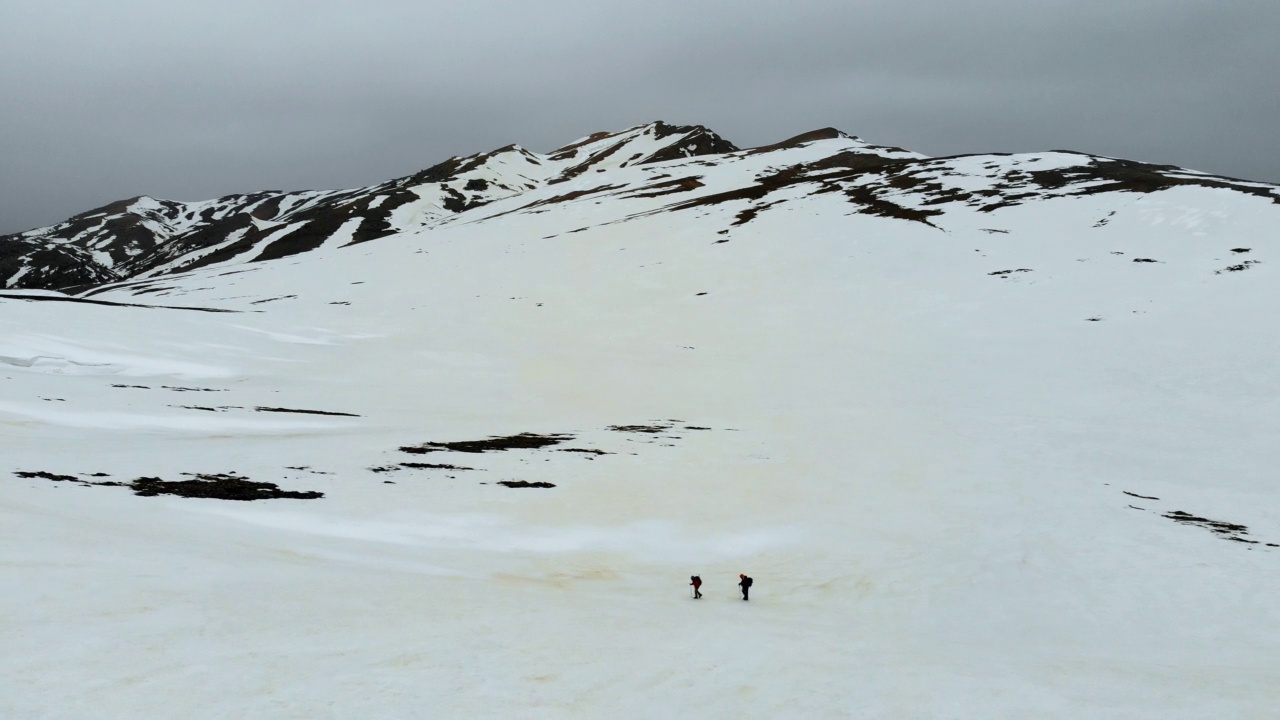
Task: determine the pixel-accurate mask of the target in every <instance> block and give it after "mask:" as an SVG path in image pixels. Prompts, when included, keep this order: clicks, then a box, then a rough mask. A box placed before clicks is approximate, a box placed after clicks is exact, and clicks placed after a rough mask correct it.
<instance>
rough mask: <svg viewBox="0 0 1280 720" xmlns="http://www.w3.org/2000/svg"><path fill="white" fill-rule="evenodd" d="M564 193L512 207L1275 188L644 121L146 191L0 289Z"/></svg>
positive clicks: (298, 245)
mask: <svg viewBox="0 0 1280 720" xmlns="http://www.w3.org/2000/svg"><path fill="white" fill-rule="evenodd" d="M815 144H825V145H823V146H824V147H829V149H828V150H827V151H826V152H824V153H822V154H821V155H820V156H819V157H816V158H815V157H810V156H805V157H804V158H801V157H799V156H798V155H796V153H797V151H799V150H800V149H802V148H805V147H807V146H811V145H815ZM756 155H769V156H771V157H773V156H776V158H777V160H778V162H777V163H773V164H770V165H769V166H767V167H764V168H758V167H757V166H755V165H752V166H751V167H750V168H748V169H747V171H746V172H742V173H739V174H738V177H735V178H728V179H727V180H726V182H724V183H722V184H721V186H720V187H710V188H708V187H706V183H705V182H704V180H703V179H702V177H703V175H705V171H703V168H706V167H716V166H719V167H722V168H725V169H726V170H728V169H729V168H732V167H734V166H735V165H737V164H740V163H738V161H739V160H740V159H742V158H746V157H751V156H756ZM659 166H662V167H667V166H670V167H669V169H668V171H667V172H665V173H652V174H650V175H648V176H642V175H635V174H634V173H632V174H630V175H628V176H627V177H626V178H625V179H623V180H622V181H621V184H619V182H616V181H617V179H618V177H617V176H618V174H619V173H620V172H622V171H624V170H627V169H632V170H634V169H635V168H643V167H647V168H656V167H659ZM600 173H605V174H606V178H612V179H611V180H610V182H606V183H603V184H601V185H596V186H591V187H588V186H587V185H586V179H587V178H588V177H592V176H595V175H597V174H600ZM676 174H679V175H680V177H676ZM660 176H661V177H660ZM954 178H959V180H956V179H954ZM650 180H662V181H665V182H657V183H655V182H650ZM564 185H569V186H572V189H571V190H570V191H568V192H561V191H556V192H552V193H551V194H550V195H549V196H547V197H539V198H536V199H535V200H534V201H532V202H531V203H528V204H526V205H524V206H523V207H520V208H515V209H513V210H512V211H520V210H524V211H535V210H537V209H539V208H543V209H545V208H546V207H547V206H549V205H554V204H559V203H564V202H568V201H572V200H576V199H578V198H582V197H585V196H587V195H594V196H596V199H597V200H601V199H603V198H607V197H611V196H618V197H622V198H637V197H659V196H667V195H685V194H689V193H691V194H692V195H691V196H689V195H686V197H685V199H677V198H674V197H673V198H671V200H673V202H671V203H669V204H666V205H664V206H661V207H658V208H655V209H651V210H648V211H646V212H667V211H672V212H678V211H681V210H688V209H692V208H695V207H705V206H707V205H715V204H721V203H731V202H747V203H754V204H753V205H751V206H749V207H746V208H744V209H742V210H741V212H739V213H738V215H737V219H738V220H739V221H741V222H748V221H749V220H750V219H752V218H754V217H755V216H756V215H757V214H759V213H760V212H761V211H764V210H767V209H768V207H771V206H772V205H765V206H763V207H761V206H760V201H762V200H763V199H764V198H766V197H768V196H770V195H771V194H772V193H774V192H777V191H779V190H783V189H785V188H800V189H802V190H803V189H806V188H807V189H808V191H809V192H813V193H828V192H838V193H841V194H843V195H844V196H845V197H847V198H848V200H849V201H850V202H851V203H853V204H854V205H856V206H857V207H858V208H859V212H862V213H865V214H870V215H877V216H880V217H884V218H892V219H898V220H907V221H913V222H922V223H924V224H926V225H930V226H934V223H933V221H932V220H931V219H932V218H936V217H937V216H940V215H942V214H944V213H945V212H946V210H947V208H950V207H953V206H958V205H962V204H963V205H968V206H970V207H973V208H975V209H977V210H979V211H981V212H988V213H989V212H994V211H997V210H1000V209H1003V208H1006V207H1011V206H1014V205H1017V204H1022V203H1025V202H1029V201H1034V200H1038V199H1043V198H1048V197H1055V196H1060V195H1092V194H1099V193H1111V192H1124V193H1130V192H1140V193H1150V192H1157V191H1160V190H1164V189H1168V188H1170V187H1176V186H1184V185H1191V186H1200V187H1207V188H1215V189H1226V190H1232V191H1236V192H1243V193H1247V194H1252V195H1256V196H1259V197H1266V198H1269V199H1271V201H1272V202H1274V203H1280V190H1278V189H1277V186H1275V185H1272V184H1269V183H1260V182H1252V181H1246V180H1238V179H1233V178H1225V177H1220V176H1214V175H1209V174H1205V173H1199V172H1196V171H1191V170H1186V169H1183V168H1178V167H1175V166H1171V165H1156V164H1151V163H1141V162H1136V161H1131V160H1122V159H1116V158H1108V157H1104V156H1098V155H1090V154H1088V153H1079V152H1073V151H1051V152H1048V153H1021V154H1009V153H989V154H965V155H955V156H947V157H934V158H930V157H927V156H924V155H920V154H918V153H913V152H909V151H907V150H903V149H901V148H896V147H888V146H879V145H872V144H868V143H865V142H863V141H862V140H860V139H859V138H857V137H856V136H853V135H849V134H846V133H844V132H842V131H840V130H837V129H835V128H830V127H828V128H820V129H818V130H813V131H809V132H806V133H801V134H799V135H796V136H794V137H791V138H788V139H786V140H783V141H780V142H778V143H773V144H769V145H764V146H759V147H755V148H746V149H743V148H738V147H737V146H736V145H734V144H733V143H731V142H729V141H727V140H725V139H724V138H722V137H721V136H719V135H717V134H716V133H714V132H713V131H711V130H710V129H708V128H706V127H704V126H701V125H685V126H680V125H670V124H667V123H665V122H663V121H655V122H650V123H647V124H644V125H637V126H635V127H632V128H628V129H626V130H622V131H619V132H613V133H609V132H598V133H594V134H591V135H588V136H586V137H584V138H580V139H578V140H576V141H574V142H572V143H569V144H567V145H564V146H561V147H559V148H556V149H555V150H552V151H550V152H549V153H546V154H538V153H533V152H530V151H528V150H526V149H524V148H522V147H520V146H518V145H514V144H513V145H507V146H504V147H502V148H498V149H496V150H492V151H489V152H485V153H477V154H475V155H470V156H466V157H459V156H455V157H451V158H448V159H446V160H444V161H442V162H440V163H437V164H435V165H432V166H431V167H428V168H426V169H424V170H421V171H418V172H417V173H414V174H412V175H408V176H405V177H401V178H396V179H392V180H388V181H385V182H382V183H379V184H376V185H371V186H366V187H361V188H354V189H346V190H327V191H259V192H254V193H245V194H232V195H226V196H223V197H220V198H215V199H212V200H204V201H195V202H180V201H173V200H163V199H157V198H153V197H150V196H147V195H142V196H137V197H134V198H129V199H125V200H119V201H116V202H113V203H109V204H107V205H104V206H102V207H99V208H96V209H93V210H89V211H86V212H83V213H80V214H77V215H75V216H72V217H71V218H68V219H67V220H65V221H63V222H61V223H56V224H54V225H50V226H47V227H43V228H36V229H33V230H29V231H26V232H23V233H15V234H11V235H7V236H3V237H0V285H2V287H3V289H7V290H35V289H38V290H57V291H61V292H66V293H72V294H75V293H79V292H89V291H93V290H95V289H97V288H101V287H104V286H108V285H110V284H112V283H117V282H122V281H128V280H138V279H147V278H153V277H158V276H163V275H170V274H173V273H178V272H186V271H191V270H196V269H199V268H202V267H210V266H218V265H221V264H226V263H241V262H261V261H268V260H275V259H280V258H285V257H290V256H293V255H297V254H300V253H305V252H310V251H313V250H317V249H319V248H321V247H346V246H352V245H358V244H361V243H365V242H369V241H371V240H377V239H380V238H385V237H388V236H392V235H396V234H398V233H403V232H412V231H417V230H420V229H423V228H430V227H434V226H439V225H441V224H447V223H451V222H455V221H459V219H460V218H463V217H470V216H472V215H476V214H477V212H478V213H479V216H481V217H479V218H478V219H482V216H483V215H484V213H483V212H482V211H481V209H482V208H484V207H486V206H490V205H492V204H494V203H495V202H498V201H506V200H510V199H512V198H517V197H521V196H525V195H528V194H530V193H533V192H534V191H539V190H548V189H549V188H555V187H557V186H564ZM704 189H705V191H703V190H704ZM780 202H781V201H780Z"/></svg>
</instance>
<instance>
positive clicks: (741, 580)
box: [738, 574, 751, 600]
mask: <svg viewBox="0 0 1280 720" xmlns="http://www.w3.org/2000/svg"><path fill="white" fill-rule="evenodd" d="M738 586H739V587H741V588H742V599H743V600H746V599H747V593H748V592H749V591H750V590H751V578H749V577H747V576H746V575H745V574H739V575H738Z"/></svg>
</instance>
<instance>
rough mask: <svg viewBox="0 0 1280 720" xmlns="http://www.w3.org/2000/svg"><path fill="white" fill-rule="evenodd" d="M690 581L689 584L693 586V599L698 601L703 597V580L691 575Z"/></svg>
mask: <svg viewBox="0 0 1280 720" xmlns="http://www.w3.org/2000/svg"><path fill="white" fill-rule="evenodd" d="M689 580H690V582H689V584H690V585H692V586H693V599H694V600H697V599H698V598H700V597H702V590H700V589H699V588H701V587H702V578H700V577H698V576H697V575H690V576H689Z"/></svg>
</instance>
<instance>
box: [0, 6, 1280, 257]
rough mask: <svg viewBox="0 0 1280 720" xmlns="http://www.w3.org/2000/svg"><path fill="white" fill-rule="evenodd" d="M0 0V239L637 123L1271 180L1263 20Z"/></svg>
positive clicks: (1059, 11)
mask: <svg viewBox="0 0 1280 720" xmlns="http://www.w3.org/2000/svg"><path fill="white" fill-rule="evenodd" d="M436 5H437V4H436V3H421V2H408V1H403V0H381V1H370V0H366V1H365V2H360V3H355V2H350V3H342V2H317V1H315V0H312V1H309V2H295V1H291V0H276V1H275V2H271V3H256V2H255V3H250V2H235V1H231V2H228V1H224V2H218V3H211V2H209V3H197V2H172V0H166V1H165V2H159V1H154V0H115V2H111V3H100V2H86V1H83V0H63V1H62V2H58V3H29V2H24V1H23V0H0V19H2V20H3V21H2V22H0V97H3V98H4V102H3V103H0V137H3V138H4V139H5V142H4V143H3V144H0V232H13V231H17V230H23V229H26V228H29V227H33V226H37V225H43V224H48V223H51V222H56V221H58V220H61V219H63V218H65V217H67V216H68V215H71V214H74V213H76V212H80V211H83V210H86V209H89V208H91V207H94V206H97V205H101V204H104V203H106V202H110V201H112V200H116V199H119V198H122V197H128V196H132V195H138V194H150V195H155V196H158V197H167V198H173V199H180V200H194V199H202V198H208V197H215V196H217V195H222V194H227V193H232V192H248V191H252V190H259V189H302V188H316V187H351V186H356V185H361V184H367V183H374V182H378V181H381V180H385V179H388V178H391V177H394V176H398V175H404V174H408V173H410V172H413V171H415V170H418V169H421V168H423V167H426V166H428V165H431V164H434V163H435V162H437V161H439V160H441V159H443V158H445V157H448V156H450V155H454V154H468V153H472V152H479V151H483V150H490V149H493V148H495V147H498V146H501V145H505V144H507V143H509V142H518V143H520V144H522V145H525V146H526V147H530V148H532V149H535V150H547V149H550V148H552V147H555V146H558V145H561V144H564V143H566V142H569V141H570V140H573V139H575V138H576V137H578V136H581V135H584V134H587V133H589V132H592V131H595V130H602V129H606V130H614V129H621V128H623V127H627V126H630V125H634V124H638V123H641V122H646V121H649V120H654V119H664V120H668V121H671V122H677V123H700V124H705V125H707V126H709V127H711V128H712V129H714V130H716V131H717V132H719V133H721V134H722V135H724V136H725V137H727V138H729V139H730V140H732V141H734V142H736V143H738V144H740V145H754V144H762V143H766V142H772V141H774V140H779V139H781V138H783V137H786V136H789V135H793V134H796V133H799V132H803V131H805V130H809V129H813V128H816V127H822V126H826V125H834V126H836V127H839V128H841V129H843V130H846V131H848V132H851V133H854V134H857V135H861V136H862V137H864V138H866V139H868V140H871V141H874V142H880V143H888V144H896V145H901V146H904V147H908V148H911V149H914V150H919V151H921V152H926V153H930V154H937V155H941V154H953V153H961V152H983V151H1028V150H1047V149H1055V148H1067V149H1077V150H1085V151H1089V152H1096V153H1101V154H1106V155H1113V156H1120V157H1130V158H1134V159H1139V160H1147V161H1152V162H1164V163H1172V164H1179V165H1185V166H1188V167H1194V168H1197V169H1201V170H1207V171H1211V172H1217V173H1221V174H1226V175H1232V176H1237V177H1246V178H1253V179H1259V180H1268V181H1272V182H1278V181H1280V143H1277V142H1276V141H1275V137H1274V134H1275V130H1274V128H1275V118H1276V117H1277V116H1280V112H1278V111H1280V79H1278V78H1280V74H1277V73H1276V72H1275V68H1276V67H1277V66H1280V43H1277V42H1276V41H1275V38H1276V37H1280V4H1277V3H1274V2H1270V1H1268V0H1255V1H1250V0H1242V1H1240V2H1232V3H1208V2H1202V1H1200V0H1127V1H1124V0H1110V1H1100V0H1098V1H1095V0H1072V1H1070V2H1067V1H1063V2H1056V1H1053V2H1050V1H1041V2H1018V1H1015V0H1003V1H1001V2H996V1H995V0H985V1H984V0H975V1H971V2H964V3H957V2H952V1H949V0H916V1H915V2H910V3H905V2H904V3H881V2H855V1H851V0H845V1H844V2H826V1H822V2H819V1H817V0H810V1H807V2H806V1H804V0H792V2H789V3H786V4H785V6H784V4H782V3H742V2H723V1H719V0H710V1H703V2H699V3H688V2H675V1H674V0H650V1H648V2H643V3H640V2H628V3H599V2H585V1H584V2H568V1H565V0H559V1H555V0H545V1H544V2H541V3H527V2H495V1H488V2H486V1H484V0H473V1H472V2H468V3H457V4H443V3H441V4H438V5H440V6H439V7H436Z"/></svg>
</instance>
